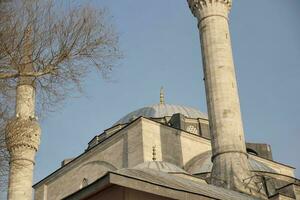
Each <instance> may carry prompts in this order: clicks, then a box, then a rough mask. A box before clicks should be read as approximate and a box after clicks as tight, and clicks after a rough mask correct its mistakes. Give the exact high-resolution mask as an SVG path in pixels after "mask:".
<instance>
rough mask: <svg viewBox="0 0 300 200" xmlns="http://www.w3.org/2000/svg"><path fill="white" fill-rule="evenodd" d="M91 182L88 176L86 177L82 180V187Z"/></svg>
mask: <svg viewBox="0 0 300 200" xmlns="http://www.w3.org/2000/svg"><path fill="white" fill-rule="evenodd" d="M88 184H89V181H88V179H87V178H84V179H83V180H82V182H81V187H80V188H84V187H86V186H87V185H88Z"/></svg>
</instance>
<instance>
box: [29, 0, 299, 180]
mask: <svg viewBox="0 0 300 200" xmlns="http://www.w3.org/2000/svg"><path fill="white" fill-rule="evenodd" d="M93 4H94V6H99V7H103V6H104V7H107V8H108V9H109V10H110V13H111V15H112V16H113V20H112V21H113V23H114V24H115V26H116V28H117V30H118V32H119V33H120V42H121V48H122V51H123V52H124V59H123V60H122V61H121V62H120V64H119V66H118V67H117V68H115V70H114V71H113V73H112V80H110V81H104V80H102V79H101V78H100V76H98V75H95V74H93V75H91V76H90V77H88V80H87V81H86V83H85V89H86V94H85V95H84V96H82V97H80V98H73V99H69V100H68V101H67V102H65V104H64V106H63V107H62V109H60V110H59V111H57V112H54V113H51V115H49V116H48V117H47V118H45V119H44V120H43V121H42V129H43V132H42V143H41V146H40V150H39V152H38V154H37V163H36V169H35V177H34V182H37V181H38V180H40V179H42V178H44V177H45V176H47V175H48V174H50V173H52V172H53V171H54V170H56V169H57V168H58V167H59V166H60V162H61V161H62V160H63V159H65V158H70V157H74V156H77V155H79V154H80V153H82V152H83V151H84V149H85V148H86V147H87V143H88V142H89V141H90V139H91V138H93V137H94V136H95V135H96V134H99V133H101V132H102V131H103V130H104V129H107V128H109V127H110V126H111V125H112V124H113V123H114V122H116V121H117V120H118V119H119V118H121V117H122V116H124V115H125V114H127V113H129V112H131V111H133V110H135V109H138V108H140V107H142V106H145V105H149V104H154V103H158V102H159V89H160V87H161V86H164V88H165V91H166V101H167V103H174V104H183V105H188V106H192V107H196V108H198V109H200V110H201V111H203V112H206V102H205V93H204V83H203V81H202V78H203V73H202V61H201V53H200V44H199V36H198V30H197V26H196V19H195V18H194V17H193V16H192V15H191V13H190V11H189V8H188V5H187V3H186V0H150V1H149V0H121V1H120V0H101V1H99V0H94V1H93ZM233 4H234V5H233V9H232V12H231V24H230V26H231V35H232V42H233V51H234V58H235V66H236V70H237V78H238V83H239V91H240V99H241V106H242V112H243V120H244V128H245V134H246V138H247V141H249V142H262V143H268V144H271V145H272V149H273V155H274V158H275V159H276V160H277V161H279V162H283V163H286V164H289V165H292V166H295V167H297V168H298V172H297V175H298V177H299V176H300V157H299V152H300V79H299V77H300V39H299V36H300V12H299V11H300V1H299V0H251V1H250V0H245V1H243V0H234V2H233Z"/></svg>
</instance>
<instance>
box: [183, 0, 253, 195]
mask: <svg viewBox="0 0 300 200" xmlns="http://www.w3.org/2000/svg"><path fill="white" fill-rule="evenodd" d="M188 3H189V7H190V9H191V11H192V13H193V14H194V16H195V17H196V18H197V19H198V29H199V32H200V39H201V47H202V58H203V68H204V77H205V90H206V99H207V107H208V115H209V122H210V132H211V138H212V139H211V143H212V153H213V155H212V162H213V169H212V174H211V183H212V184H214V185H216V186H220V187H224V188H227V189H232V190H236V191H240V192H244V193H248V194H254V193H257V192H258V189H257V188H256V186H255V184H252V183H251V177H252V176H253V175H252V173H251V172H250V169H249V164H248V154H247V153H246V147H245V139H244V131H243V124H242V117H241V111H240V102H239V96H238V88H237V82H236V76H235V69H234V63H233V56H232V49H231V41H230V33H229V25H228V21H229V19H228V14H229V12H230V8H231V5H232V1H231V0H188ZM249 182H250V183H249Z"/></svg>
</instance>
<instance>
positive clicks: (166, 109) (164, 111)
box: [116, 103, 207, 124]
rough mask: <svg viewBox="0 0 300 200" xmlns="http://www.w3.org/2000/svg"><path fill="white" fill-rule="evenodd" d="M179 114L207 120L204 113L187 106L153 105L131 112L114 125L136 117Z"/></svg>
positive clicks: (158, 116) (159, 116)
mask: <svg viewBox="0 0 300 200" xmlns="http://www.w3.org/2000/svg"><path fill="white" fill-rule="evenodd" d="M176 113H181V114H183V115H184V116H186V117H189V118H204V119H207V115H206V114H205V113H202V112H200V111H199V110H197V109H196V108H191V107H187V106H180V105H172V104H164V103H159V104H154V105H151V106H146V107H143V108H140V109H138V110H136V111H133V112H131V113H129V114H127V115H126V116H124V117H123V118H121V119H120V120H119V121H117V122H116V124H125V123H128V122H130V121H131V120H133V119H135V118H138V117H141V116H143V117H147V118H161V117H166V116H172V115H173V114H176Z"/></svg>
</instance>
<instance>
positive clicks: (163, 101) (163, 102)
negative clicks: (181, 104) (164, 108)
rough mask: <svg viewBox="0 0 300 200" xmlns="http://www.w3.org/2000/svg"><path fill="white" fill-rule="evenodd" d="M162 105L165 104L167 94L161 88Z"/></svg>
mask: <svg viewBox="0 0 300 200" xmlns="http://www.w3.org/2000/svg"><path fill="white" fill-rule="evenodd" d="M160 104H165V92H164V87H161V88H160Z"/></svg>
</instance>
